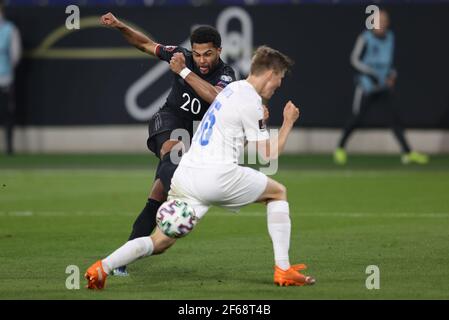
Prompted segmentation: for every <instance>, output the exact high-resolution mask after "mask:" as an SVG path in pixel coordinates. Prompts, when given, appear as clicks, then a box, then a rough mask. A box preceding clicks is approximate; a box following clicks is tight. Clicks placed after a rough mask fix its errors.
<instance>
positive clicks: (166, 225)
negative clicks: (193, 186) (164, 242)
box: [156, 200, 198, 238]
mask: <svg viewBox="0 0 449 320" xmlns="http://www.w3.org/2000/svg"><path fill="white" fill-rule="evenodd" d="M156 222H157V225H158V227H159V228H160V229H161V230H162V232H163V233H164V234H165V235H166V236H169V237H171V238H181V237H184V236H185V235H187V234H188V233H189V232H190V231H192V229H193V227H194V226H195V225H196V223H197V222H198V218H197V217H196V216H195V211H194V210H193V208H192V207H191V206H189V205H188V204H187V203H185V202H183V201H179V200H170V201H166V202H164V203H163V204H162V205H161V206H160V207H159V210H158V211H157V215H156Z"/></svg>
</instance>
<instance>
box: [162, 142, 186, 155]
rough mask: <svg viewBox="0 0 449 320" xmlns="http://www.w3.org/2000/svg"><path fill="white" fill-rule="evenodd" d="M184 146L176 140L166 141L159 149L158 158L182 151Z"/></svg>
mask: <svg viewBox="0 0 449 320" xmlns="http://www.w3.org/2000/svg"><path fill="white" fill-rule="evenodd" d="M184 149H185V146H184V143H182V142H181V141H178V140H167V141H165V142H164V144H163V145H162V147H161V151H160V158H161V159H162V158H163V157H164V155H166V154H167V153H169V152H172V151H174V152H179V151H180V150H184Z"/></svg>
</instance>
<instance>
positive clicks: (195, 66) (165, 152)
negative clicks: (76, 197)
mask: <svg viewBox="0 0 449 320" xmlns="http://www.w3.org/2000/svg"><path fill="white" fill-rule="evenodd" d="M101 22H102V24H103V25H105V26H108V27H113V28H115V29H117V30H119V31H120V32H121V33H122V35H123V36H124V37H125V39H126V40H127V41H128V42H129V43H130V44H132V45H133V46H135V47H136V48H137V49H139V50H141V51H143V52H145V53H148V54H149V55H152V56H155V57H157V58H159V59H161V60H164V61H167V62H169V63H170V68H171V70H172V71H173V72H175V73H176V74H177V75H176V76H175V79H174V81H173V85H172V89H171V92H170V94H169V96H168V98H167V101H166V102H165V104H164V106H162V108H161V109H160V110H159V112H157V113H156V114H155V115H154V116H153V118H152V119H151V120H150V123H149V129H148V130H149V137H148V141H147V145H148V148H149V149H150V150H151V151H152V152H154V154H155V155H156V156H157V157H158V158H159V160H160V161H159V165H158V167H157V169H156V177H155V181H154V183H153V187H152V190H151V191H150V195H149V197H148V201H147V203H146V205H145V207H144V208H143V210H142V212H141V213H140V215H139V216H138V217H137V219H136V221H135V222H134V225H133V230H132V232H131V235H130V236H129V240H133V239H135V238H140V237H143V236H149V235H150V234H151V232H152V231H153V229H154V228H155V226H156V213H157V210H158V209H159V207H160V205H161V204H162V203H163V202H164V201H165V200H166V198H167V193H168V190H169V189H170V182H171V179H172V177H173V173H174V172H175V169H176V167H177V164H176V163H173V162H172V160H171V157H170V153H171V152H172V151H173V152H181V150H182V149H183V146H182V142H180V141H178V139H177V138H176V140H171V138H170V135H171V133H172V131H173V130H176V129H184V130H187V132H188V133H189V139H190V137H192V136H193V122H194V121H200V120H201V119H202V118H203V115H204V114H205V113H206V111H207V109H208V108H209V105H210V103H211V102H212V101H213V100H214V99H215V97H216V96H217V94H218V93H219V92H220V91H221V90H222V89H223V88H225V87H226V86H227V85H228V84H229V83H231V82H232V81H234V80H235V74H234V70H233V69H232V68H231V67H230V66H228V65H227V64H225V63H224V62H223V61H222V60H221V59H220V53H221V37H220V34H219V33H218V31H217V30H216V29H215V28H213V27H211V26H201V27H198V28H197V29H195V30H194V31H193V32H192V34H191V36H190V42H191V45H192V51H190V50H188V49H186V48H182V47H177V46H164V45H161V44H158V43H156V42H155V41H153V40H151V39H150V38H149V37H147V36H146V35H144V34H142V33H141V32H139V31H137V30H134V29H133V28H131V27H130V26H128V25H126V24H125V23H123V22H122V21H120V20H119V19H117V18H116V17H115V16H114V15H113V14H112V13H107V14H106V15H104V16H102V17H101ZM118 267H120V268H118V269H117V270H115V272H114V273H115V274H116V275H127V272H126V266H118Z"/></svg>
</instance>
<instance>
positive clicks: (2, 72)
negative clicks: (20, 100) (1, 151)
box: [0, 1, 22, 155]
mask: <svg viewBox="0 0 449 320" xmlns="http://www.w3.org/2000/svg"><path fill="white" fill-rule="evenodd" d="M21 54H22V46H21V40H20V33H19V30H18V29H17V28H16V27H15V26H14V24H13V23H12V22H11V21H8V20H6V18H5V16H4V13H3V1H0V122H3V125H4V127H5V138H6V139H5V142H6V154H8V155H11V154H13V152H14V146H13V129H14V122H15V121H14V69H15V67H16V66H17V64H18V63H19V61H20V57H21Z"/></svg>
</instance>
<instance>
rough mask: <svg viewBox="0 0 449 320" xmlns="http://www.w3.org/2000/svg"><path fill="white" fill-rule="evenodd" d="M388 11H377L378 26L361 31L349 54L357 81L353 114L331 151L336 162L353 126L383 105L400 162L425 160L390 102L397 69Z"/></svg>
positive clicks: (341, 157)
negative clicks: (411, 144) (396, 145)
mask: <svg viewBox="0 0 449 320" xmlns="http://www.w3.org/2000/svg"><path fill="white" fill-rule="evenodd" d="M389 24H390V21H389V15H388V13H387V12H386V11H385V10H381V11H380V25H379V28H378V29H376V28H374V29H373V30H371V31H370V30H366V31H364V32H363V33H362V34H361V35H359V37H358V38H357V41H356V44H355V47H354V49H353V51H352V54H351V64H352V66H353V67H354V68H355V69H356V71H357V73H358V74H357V77H356V79H357V83H356V88H355V94H354V101H353V109H352V112H353V116H352V118H351V119H350V120H349V122H348V123H347V125H346V127H345V128H344V132H343V135H342V137H341V138H340V142H339V144H338V148H337V149H336V151H335V152H334V161H335V162H336V163H337V164H341V165H343V164H346V162H347V155H346V151H345V146H346V143H347V141H348V139H349V137H350V136H351V134H352V133H353V131H354V129H356V128H357V127H359V126H360V124H361V121H362V119H363V118H364V116H365V115H366V114H367V112H368V110H369V109H370V108H372V107H373V106H374V105H377V107H380V105H383V106H384V107H386V108H387V109H388V112H389V116H390V123H389V126H390V127H391V128H392V130H393V132H394V135H395V137H396V139H397V141H398V142H399V145H400V146H401V151H402V157H401V160H402V163H404V164H408V163H418V164H426V163H428V157H427V156H426V155H423V154H421V153H418V152H414V151H412V150H411V149H410V146H409V144H408V143H407V140H406V138H405V136H404V130H403V128H402V126H401V123H400V118H399V111H398V110H397V107H396V106H395V104H394V97H393V95H394V87H395V84H396V78H397V72H396V70H395V69H394V68H393V55H394V41H395V40H394V34H393V31H391V30H389Z"/></svg>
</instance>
